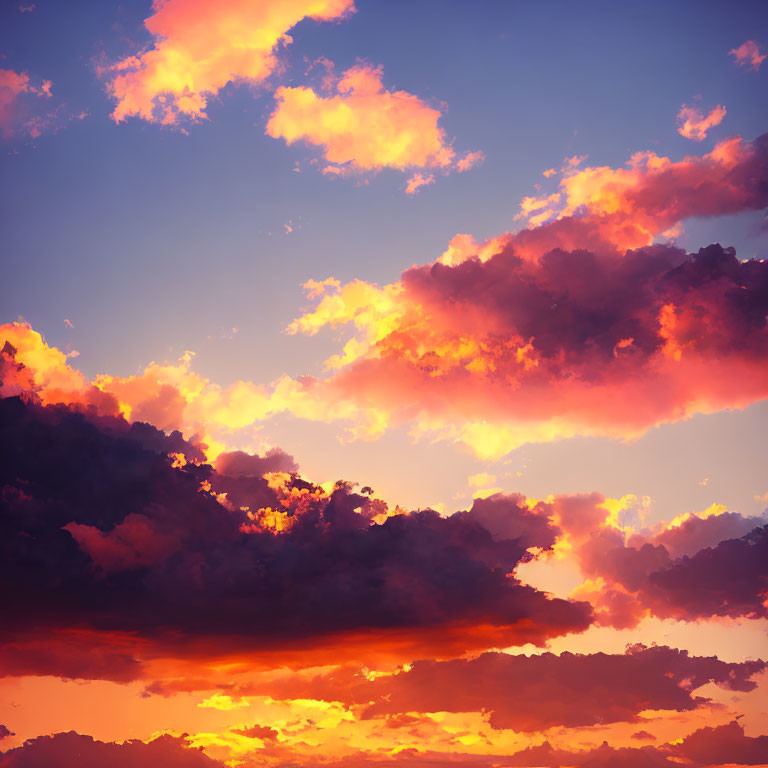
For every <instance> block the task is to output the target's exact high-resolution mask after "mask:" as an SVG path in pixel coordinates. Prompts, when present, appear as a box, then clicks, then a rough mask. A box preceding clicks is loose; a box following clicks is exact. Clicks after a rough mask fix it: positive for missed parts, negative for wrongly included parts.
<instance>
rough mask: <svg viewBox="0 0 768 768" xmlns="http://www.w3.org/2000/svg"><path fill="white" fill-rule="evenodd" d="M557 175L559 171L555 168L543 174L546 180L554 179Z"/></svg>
mask: <svg viewBox="0 0 768 768" xmlns="http://www.w3.org/2000/svg"><path fill="white" fill-rule="evenodd" d="M556 173H557V171H556V170H555V169H554V168H547V170H546V171H544V172H543V176H544V178H546V179H550V178H552V176H554V175H555V174H556Z"/></svg>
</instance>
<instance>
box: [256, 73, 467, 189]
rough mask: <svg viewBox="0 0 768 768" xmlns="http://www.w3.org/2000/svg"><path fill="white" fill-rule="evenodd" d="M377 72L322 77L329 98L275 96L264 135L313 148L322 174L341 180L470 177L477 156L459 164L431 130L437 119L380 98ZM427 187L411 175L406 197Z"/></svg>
mask: <svg viewBox="0 0 768 768" xmlns="http://www.w3.org/2000/svg"><path fill="white" fill-rule="evenodd" d="M382 77H383V72H382V69H381V67H373V66H372V65H370V64H358V65H356V66H354V67H352V68H350V69H348V70H347V71H346V72H344V73H343V74H342V75H341V76H340V77H338V78H333V76H332V75H328V74H326V77H325V78H324V83H325V89H326V90H328V91H330V93H329V94H328V95H324V94H323V93H322V92H318V91H315V90H313V89H312V88H309V87H305V86H297V87H287V86H282V87H280V88H278V89H277V91H276V93H275V98H276V100H277V106H276V108H275V110H274V112H273V113H272V115H271V117H270V118H269V122H268V123H267V133H268V134H269V135H270V136H272V137H274V138H282V139H285V141H286V143H288V144H293V143H295V142H297V141H303V142H306V143H308V144H312V145H314V146H316V147H319V148H320V149H321V150H322V154H323V159H324V160H325V162H326V163H328V165H327V166H326V167H325V168H324V173H330V174H334V175H347V174H353V173H360V172H364V171H377V170H380V169H382V168H394V169H396V170H400V171H407V170H410V169H416V168H420V169H435V170H440V171H450V170H457V171H459V172H461V171H466V170H469V169H470V168H471V167H472V166H473V165H475V164H477V163H478V162H480V161H481V160H482V153H478V152H472V153H467V154H465V155H463V156H459V155H457V154H456V152H455V151H454V149H453V146H452V144H451V143H450V142H449V141H448V139H447V137H446V135H445V131H444V130H443V129H442V128H441V127H440V126H439V125H438V122H439V120H440V118H441V117H442V115H441V113H440V111H439V110H438V109H436V108H434V107H431V106H429V105H428V104H426V103H425V102H424V101H422V100H421V99H420V98H419V97H418V96H415V95H413V94H412V93H408V92H407V91H389V90H386V88H385V87H384V84H383V82H382ZM433 180H434V176H433V175H428V176H425V175H424V174H422V173H417V174H415V175H413V176H412V177H411V178H410V179H409V181H408V186H407V189H406V192H407V193H408V194H413V193H414V192H415V191H416V189H418V187H420V186H424V185H425V184H429V183H431V182H432V181H433Z"/></svg>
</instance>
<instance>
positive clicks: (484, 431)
mask: <svg viewBox="0 0 768 768" xmlns="http://www.w3.org/2000/svg"><path fill="white" fill-rule="evenodd" d="M766 281H768V264H764V263H763V262H762V261H748V262H741V261H739V259H738V258H737V257H736V254H735V252H734V251H733V249H728V248H725V249H724V248H722V247H720V246H719V245H713V246H710V247H708V248H704V249H702V250H701V251H699V253H697V254H692V255H687V254H686V253H685V252H683V251H682V250H680V249H678V248H675V247H672V246H653V247H648V248H643V249H640V250H637V251H629V252H627V253H625V254H622V255H617V254H610V255H608V254H600V253H595V252H592V251H587V250H574V251H562V250H559V249H555V250H552V251H549V252H548V253H547V254H545V255H544V256H542V257H541V258H540V259H538V260H537V261H535V262H531V261H529V260H527V259H525V258H523V257H521V256H520V255H519V254H518V253H517V250H516V248H515V246H514V244H510V245H508V246H507V247H505V248H504V249H503V250H502V251H501V252H499V253H497V254H495V255H493V256H491V257H490V258H488V259H487V260H485V261H481V260H480V259H478V258H470V259H468V260H466V261H463V262H461V263H459V264H456V265H454V266H448V265H446V264H441V263H436V264H432V265H426V266H423V267H414V268H412V269H410V270H408V271H406V272H405V273H404V274H403V275H402V278H401V281H400V282H399V283H397V284H394V285H392V286H385V287H384V288H381V289H378V288H376V287H375V286H368V287H367V288H368V290H367V292H366V291H365V290H363V287H362V286H360V284H359V283H352V284H348V285H347V286H344V287H342V288H341V289H340V290H339V291H331V292H329V293H328V294H327V295H326V296H325V297H324V298H323V299H322V300H321V301H320V302H319V304H318V306H317V309H316V310H314V311H312V312H309V313H307V314H306V315H304V316H303V317H301V318H299V319H298V320H297V321H296V322H295V323H294V325H293V326H292V327H291V330H294V331H297V332H298V331H303V332H307V333H314V332H317V330H319V329H320V328H322V327H324V326H327V325H328V326H334V325H341V324H349V325H351V326H353V327H356V328H357V329H360V330H359V331H358V335H357V336H356V337H355V338H354V339H353V341H352V342H350V343H349V344H348V345H347V346H346V347H345V349H344V351H343V353H342V354H341V355H338V356H336V357H335V358H333V359H332V360H331V361H329V362H330V363H331V364H332V365H333V366H334V367H336V368H338V371H337V372H335V373H334V374H333V376H332V377H331V378H330V379H329V380H326V381H325V382H322V383H321V386H322V387H323V388H324V389H325V390H326V391H327V392H328V393H329V395H328V397H329V398H331V399H333V398H336V399H337V400H338V401H339V402H352V403H355V404H357V405H358V406H360V407H370V406H376V407H378V408H380V409H381V410H383V411H384V412H385V413H387V414H388V415H389V417H390V418H392V419H394V420H406V419H408V420H414V419H415V420H416V421H417V424H421V425H423V427H424V429H425V431H426V430H429V429H431V428H434V430H435V431H436V432H437V433H438V434H443V435H444V436H446V437H450V438H454V439H460V440H463V441H464V442H466V443H468V444H470V445H471V446H472V447H474V448H475V449H476V450H477V452H478V453H479V454H480V455H482V456H489V457H490V456H498V455H501V454H503V453H506V452H507V451H509V450H511V449H512V448H514V447H517V446H518V445H520V444H521V443H524V442H526V441H537V440H550V439H556V438H560V437H568V436H571V435H575V434H591V435H609V436H613V437H635V436H638V435H640V434H642V433H643V432H644V431H645V430H646V429H648V428H649V427H651V426H653V425H655V424H659V423H662V422H671V421H676V420H678V419H680V418H686V417H688V416H690V415H693V414H694V413H711V412H713V411H717V410H719V409H721V408H724V407H744V406H746V405H747V404H749V403H751V402H753V401H755V400H759V399H761V398H763V397H766V396H767V395H768V378H766V375H765V372H766V370H767V369H766V365H765V356H766V352H768V336H767V335H766V326H765V322H764V317H765V312H766V309H768V305H766V299H765V296H766V293H765V287H764V286H765V284H766ZM366 294H367V295H366ZM363 295H366V300H365V301H362V300H358V297H361V296H363ZM737 372H739V373H738V374H737Z"/></svg>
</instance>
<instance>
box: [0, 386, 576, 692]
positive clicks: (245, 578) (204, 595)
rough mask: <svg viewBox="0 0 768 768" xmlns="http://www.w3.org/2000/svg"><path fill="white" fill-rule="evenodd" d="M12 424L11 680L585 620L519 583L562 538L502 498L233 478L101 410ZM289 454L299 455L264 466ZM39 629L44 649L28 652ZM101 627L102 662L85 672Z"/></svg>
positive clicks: (0, 438) (420, 641) (43, 412)
mask: <svg viewBox="0 0 768 768" xmlns="http://www.w3.org/2000/svg"><path fill="white" fill-rule="evenodd" d="M0 412H1V418H0V424H1V425H2V427H1V428H0V432H1V433H2V434H0V445H2V446H4V448H3V449H2V451H0V454H1V455H0V489H2V500H3V505H4V509H5V514H4V517H3V536H2V543H0V549H2V552H0V582H1V583H2V584H4V585H6V587H7V588H6V589H4V595H5V597H4V603H3V616H4V620H3V630H2V638H0V640H1V641H2V642H1V643H0V645H2V646H3V651H2V652H0V668H2V669H3V670H6V671H11V670H12V669H13V667H14V664H17V663H21V662H22V661H23V664H22V666H21V668H23V669H25V670H27V671H29V672H31V671H32V670H33V669H34V668H35V664H36V658H37V656H39V658H37V664H38V669H39V670H40V671H41V673H44V674H51V673H52V672H51V670H52V667H55V666H56V662H57V658H58V659H60V660H61V661H62V667H63V668H62V669H60V670H58V671H57V672H56V674H60V675H71V676H89V675H95V676H98V675H100V674H102V675H103V674H105V673H104V672H103V671H102V672H100V671H99V670H100V669H102V668H109V667H110V664H111V663H114V669H112V670H109V671H108V672H107V673H106V675H107V676H108V679H114V677H115V676H118V677H121V678H122V679H126V678H131V677H132V676H140V670H137V669H136V667H135V665H134V661H135V654H139V656H141V654H144V657H146V654H147V653H150V654H151V652H152V651H151V646H152V644H153V643H154V644H156V645H157V647H158V648H159V647H160V646H161V645H162V643H164V642H166V641H167V642H168V643H178V642H180V638H187V642H188V647H189V648H190V650H189V651H188V653H191V654H193V653H194V651H192V650H191V649H192V648H193V647H194V644H195V643H196V642H197V643H202V644H207V647H208V648H209V652H213V651H211V650H210V649H211V648H215V647H218V648H219V649H220V651H221V652H224V651H227V650H229V651H232V650H238V651H242V652H243V653H245V654H247V653H252V654H258V653H259V652H274V651H279V650H280V648H282V647H283V646H284V645H285V644H286V643H287V642H290V645H291V646H292V647H310V646H318V645H319V646H322V644H323V638H325V639H330V638H334V637H335V638H338V637H339V636H341V635H346V636H349V637H350V638H352V637H353V636H354V635H356V634H357V635H358V636H359V638H360V640H361V642H365V633H367V632H369V631H370V630H376V631H377V633H378V634H376V635H375V636H371V638H370V639H371V641H375V642H377V643H379V644H386V641H385V640H383V639H382V638H386V636H387V632H393V633H396V634H397V636H398V637H399V640H398V643H399V644H401V645H402V644H403V643H404V641H405V640H406V639H407V638H408V636H409V634H410V635H411V640H410V641H409V642H410V643H411V645H412V651H413V652H415V651H414V650H413V649H415V648H419V647H421V648H427V647H430V645H431V647H432V650H433V651H435V649H440V648H442V649H443V651H445V649H449V650H448V652H449V653H454V652H463V650H466V649H467V648H470V647H478V646H480V647H482V646H483V645H485V644H487V643H489V642H490V643H492V644H496V643H499V642H504V643H505V644H510V643H526V642H542V641H543V640H544V639H546V638H547V637H550V636H555V635H560V634H564V633H567V632H573V631H580V630H582V629H585V628H586V627H587V626H588V625H589V623H590V621H591V611H590V609H589V607H588V606H587V605H586V604H584V603H579V602H573V601H565V600H559V599H553V598H549V597H548V596H546V595H545V594H543V593H541V592H538V591H537V590H535V589H533V588H531V587H527V586H523V585H522V584H521V583H520V582H519V581H518V580H517V579H516V578H515V577H514V569H515V568H516V566H517V565H518V564H519V563H521V562H525V561H527V560H529V559H530V557H531V555H530V554H529V552H528V548H529V547H531V546H535V547H539V548H545V549H546V548H548V547H549V546H550V545H551V543H552V542H553V540H554V532H553V529H552V527H551V526H550V525H549V523H548V521H547V520H546V518H545V516H544V514H543V512H541V511H537V510H529V509H528V506H527V505H524V504H522V503H521V501H520V499H519V498H517V497H512V498H509V499H502V498H497V499H495V500H494V501H493V502H492V505H493V506H495V507H497V509H496V511H494V510H491V509H485V508H480V507H477V508H473V509H472V510H469V511H468V512H463V513H458V514H455V515H452V516H450V517H441V516H439V515H438V514H437V513H435V512H432V511H423V512H413V513H405V512H403V511H402V510H399V509H395V510H389V509H388V507H387V505H386V504H385V503H384V502H383V501H381V500H377V499H375V498H371V497H369V496H368V495H358V494H355V493H353V492H352V491H351V490H350V487H349V486H348V485H347V484H345V483H342V482H340V483H337V485H336V487H335V488H332V489H330V490H328V491H325V490H323V489H322V488H320V487H318V486H314V485H313V484H311V483H308V482H306V481H303V480H301V479H300V478H298V477H296V476H292V475H287V474H285V473H280V472H277V473H275V472H272V473H267V474H266V476H263V475H262V476H258V475H254V474H240V471H241V470H242V465H243V464H244V465H245V469H246V471H249V472H252V471H253V470H254V467H255V466H259V464H258V463H257V462H256V461H255V460H253V461H250V462H249V461H247V460H243V457H239V460H240V464H241V466H240V468H239V469H237V470H236V471H234V472H235V473H236V474H237V475H238V476H237V477H228V476H224V475H219V473H218V472H216V471H215V470H214V469H213V468H212V467H210V466H209V465H206V464H202V463H197V462H195V461H194V460H189V461H186V463H184V462H182V461H181V460H180V459H179V458H178V457H179V455H182V456H184V455H188V458H190V459H192V458H193V456H194V453H195V450H196V449H195V447H194V446H191V445H190V446H189V450H188V451H187V453H185V446H184V445H180V444H179V440H181V438H180V436H179V437H178V438H176V439H174V438H173V437H169V438H165V436H163V435H162V433H159V432H158V431H157V430H154V429H153V428H151V427H148V426H147V425H144V426H143V427H140V426H139V425H136V424H134V425H132V426H131V425H128V424H127V422H125V421H124V420H123V419H122V418H120V417H114V416H113V417H109V416H99V415H98V413H97V412H96V411H95V410H94V409H90V410H88V409H85V411H81V412H77V411H73V410H71V409H69V408H66V407H63V406H42V405H39V404H36V403H34V402H28V403H26V404H25V403H24V402H23V401H22V400H21V399H20V398H18V397H8V398H5V399H3V400H0ZM147 430H152V435H151V436H150V438H149V439H148V437H147V435H146V434H145V433H146V431H147ZM166 441H167V442H166ZM276 457H277V459H278V460H279V461H285V456H284V454H283V455H276V454H273V455H272V456H271V457H266V458H265V459H262V462H263V461H266V462H267V464H263V463H262V464H261V465H260V466H261V467H262V468H264V469H267V468H269V462H270V461H274V460H275V459H276ZM226 463H227V461H226V460H225V464H226ZM502 509H503V510H504V512H505V514H504V515H503V516H504V518H505V519H504V520H496V517H501V516H502V515H501V511H502ZM485 521H488V522H487V524H488V525H489V528H490V530H489V529H488V528H485V527H484V524H485ZM10 584H14V585H15V586H14V588H13V589H10V587H9V586H8V585H10ZM265 616H269V621H268V622H265V621H264V617H265ZM68 632H74V635H68V634H67V633H68ZM126 632H127V633H132V634H131V635H130V636H126V635H125V634H124V633H126ZM41 633H45V637H46V644H45V645H44V646H41V645H40V644H37V645H36V644H35V643H34V642H32V640H34V638H40V637H41ZM78 633H83V634H78ZM88 633H92V636H93V637H92V641H93V643H94V645H95V646H97V647H101V648H102V649H103V650H101V651H99V653H95V654H93V655H90V657H89V658H88V659H87V660H85V661H82V660H81V661H80V662H79V663H78V661H77V656H78V650H83V648H84V647H86V648H87V645H88V644H87V640H88ZM130 637H134V638H136V640H137V643H136V644H135V645H134V646H132V645H131V643H130V642H129V640H130ZM78 638H80V642H81V643H83V645H81V646H78V644H77V639H78ZM83 638H85V640H83ZM126 638H127V639H126ZM147 643H148V644H149V645H147ZM346 645H347V648H348V651H349V649H351V648H352V647H353V645H354V643H353V640H352V639H350V640H349V642H348V643H346ZM329 652H330V653H335V651H329ZM3 653H6V654H10V657H8V656H6V657H3ZM3 658H4V660H3ZM100 664H102V667H100Z"/></svg>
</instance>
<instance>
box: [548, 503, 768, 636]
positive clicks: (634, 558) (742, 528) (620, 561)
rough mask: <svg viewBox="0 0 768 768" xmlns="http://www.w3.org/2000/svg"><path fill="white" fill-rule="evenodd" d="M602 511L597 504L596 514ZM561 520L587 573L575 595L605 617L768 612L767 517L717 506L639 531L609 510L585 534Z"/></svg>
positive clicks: (624, 620)
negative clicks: (767, 599) (572, 528)
mask: <svg viewBox="0 0 768 768" xmlns="http://www.w3.org/2000/svg"><path fill="white" fill-rule="evenodd" d="M598 498H599V497H598ZM601 509H605V506H604V505H600V504H595V505H594V506H593V508H592V512H590V515H591V516H592V515H593V514H594V517H597V516H599V512H600V510H601ZM555 519H557V520H558V524H559V526H560V527H561V528H562V529H564V530H565V531H566V533H567V535H568V536H569V541H570V543H571V546H572V547H573V554H574V557H575V558H576V560H577V562H578V563H579V565H580V567H581V569H582V571H583V573H584V574H585V576H586V577H588V581H587V582H586V583H585V584H584V585H583V586H582V587H580V588H578V589H577V590H576V591H575V592H574V596H578V597H579V598H580V599H587V600H590V601H591V602H592V603H593V605H594V606H595V608H596V611H597V619H598V622H600V623H603V624H607V625H612V626H616V627H628V626H634V625H635V624H637V622H638V621H639V620H640V619H641V618H643V617H644V616H645V615H647V614H648V613H650V614H652V615H655V616H658V617H660V618H671V619H678V620H685V621H695V620H697V619H701V618H708V617H712V616H729V617H740V616H744V617H750V618H758V617H766V616H768V612H767V611H766V597H767V596H768V566H766V563H768V557H767V556H768V526H767V525H766V518H765V516H763V517H744V516H742V515H739V514H738V513H734V512H728V511H727V510H725V509H724V508H720V507H718V506H717V505H715V506H714V508H713V509H711V510H709V511H705V512H704V513H702V514H700V515H695V514H684V515H681V516H680V517H679V518H677V519H675V520H673V521H671V522H670V523H669V524H666V525H657V526H655V530H654V529H650V530H648V529H646V530H642V531H635V530H634V529H633V528H632V527H631V526H621V525H619V524H617V523H616V521H615V520H610V519H609V516H606V518H605V520H604V521H603V522H601V523H598V524H594V523H593V524H592V529H591V530H589V531H587V530H582V531H581V532H580V533H575V532H573V531H572V530H570V529H569V526H568V525H567V522H565V521H564V520H563V519H562V518H555ZM593 519H594V518H593Z"/></svg>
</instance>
